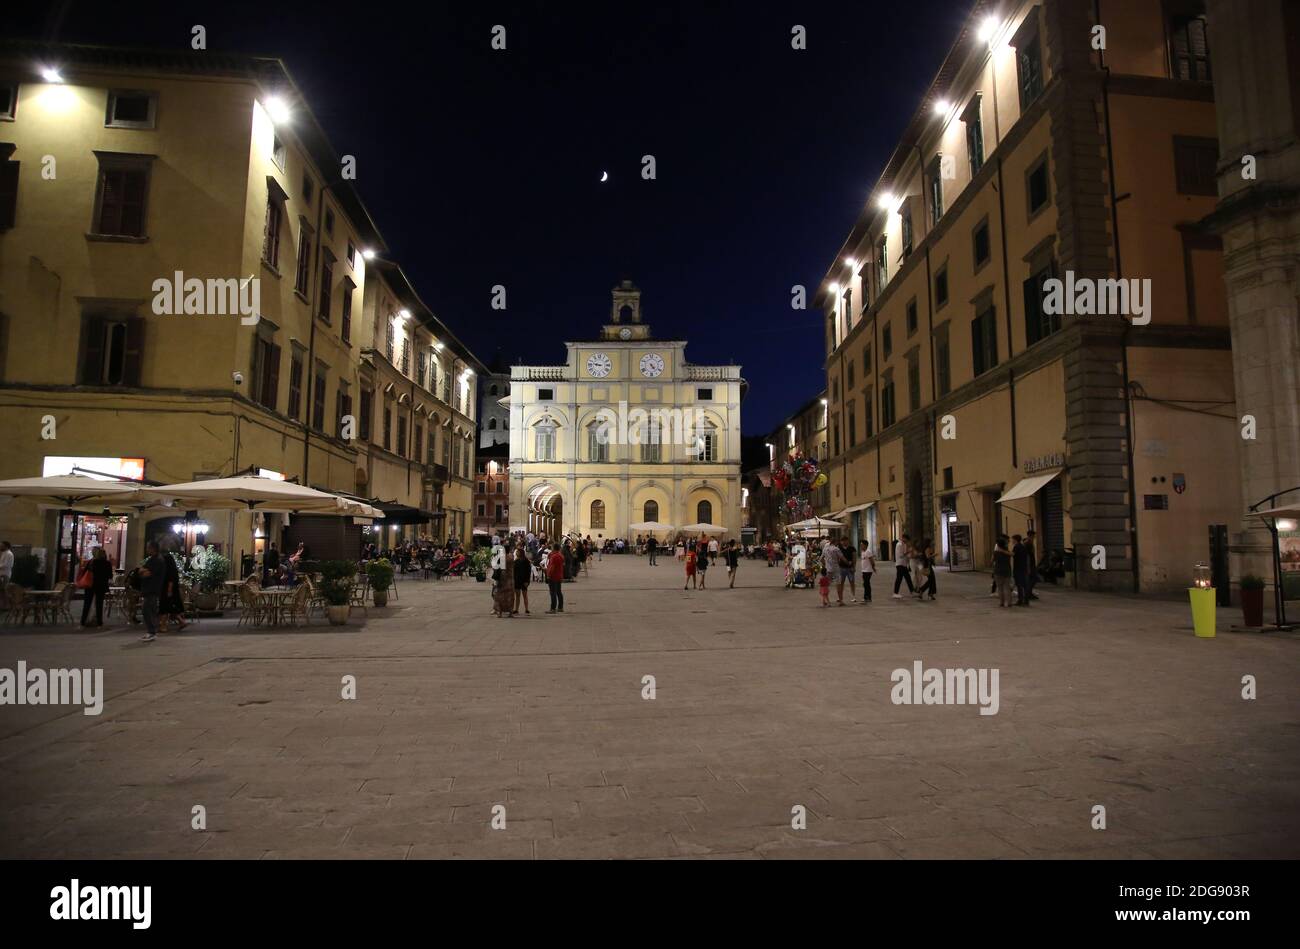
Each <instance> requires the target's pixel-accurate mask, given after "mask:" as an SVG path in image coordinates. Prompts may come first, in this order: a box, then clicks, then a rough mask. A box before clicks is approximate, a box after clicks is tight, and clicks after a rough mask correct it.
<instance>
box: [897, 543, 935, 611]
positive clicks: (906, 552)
mask: <svg viewBox="0 0 1300 949" xmlns="http://www.w3.org/2000/svg"><path fill="white" fill-rule="evenodd" d="M934 566H935V564H934V545H933V543H932V542H931V541H930V539H929V538H928V537H927V538H925V539H924V540H922V541H921V543H919V544H915V543H913V542H912V537H911V535H910V534H904V535H903V536H902V539H901V540H899V541H898V542H897V543H896V544H895V545H894V597H893V598H894V599H895V600H901V599H902V598H903V595H902V594H901V593H899V592H898V591H899V590H900V589H901V588H902V586H903V584H904V583H906V584H907V592H908V593H910V594H912V595H914V596H915V597H916V598H917V599H918V600H923V599H925V595H926V594H927V593H928V594H930V599H931V600H933V599H934V598H935V597H934V595H935V594H936V593H938V592H939V588H938V584H937V583H936V577H935V569H934ZM913 574H915V575H916V578H917V582H916V586H913V585H912V576H913Z"/></svg>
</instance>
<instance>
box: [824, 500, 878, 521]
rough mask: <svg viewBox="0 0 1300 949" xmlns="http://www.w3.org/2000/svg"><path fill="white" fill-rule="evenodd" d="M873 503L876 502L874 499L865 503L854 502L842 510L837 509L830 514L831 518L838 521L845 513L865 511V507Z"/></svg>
mask: <svg viewBox="0 0 1300 949" xmlns="http://www.w3.org/2000/svg"><path fill="white" fill-rule="evenodd" d="M875 503H876V502H875V501H868V502H867V503H866V504H855V505H853V506H852V507H846V508H845V509H844V510H842V511H837V512H836V513H834V514H832V515H831V520H832V521H838V520H839V519H840V518H841V517H843V516H844V515H845V514H853V513H855V512H857V511H865V510H866V509H867V508H869V507H871V506H872V505H873V504H875Z"/></svg>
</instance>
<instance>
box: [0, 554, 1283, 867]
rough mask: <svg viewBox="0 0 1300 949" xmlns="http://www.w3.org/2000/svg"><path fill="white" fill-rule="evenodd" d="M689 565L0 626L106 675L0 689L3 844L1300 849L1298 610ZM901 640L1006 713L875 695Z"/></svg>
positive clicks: (565, 849)
mask: <svg viewBox="0 0 1300 949" xmlns="http://www.w3.org/2000/svg"><path fill="white" fill-rule="evenodd" d="M681 573H682V571H681V569H680V566H679V565H678V564H677V563H676V562H675V561H674V560H672V559H671V558H664V559H663V560H662V561H661V565H660V566H659V567H656V568H651V567H649V566H648V565H647V564H646V562H645V560H644V559H641V558H635V557H630V556H623V557H606V558H605V559H604V560H603V561H601V562H593V563H592V564H591V575H590V577H584V578H582V579H581V580H580V581H578V582H577V583H572V584H566V590H565V596H566V607H567V608H566V613H565V614H564V615H563V616H547V615H545V613H544V611H545V607H546V602H545V598H546V593H545V589H544V588H539V587H534V590H533V594H534V596H533V615H531V616H520V617H516V618H513V619H509V620H504V619H497V618H494V617H493V616H491V615H490V613H489V609H490V604H489V598H488V590H487V587H486V586H484V585H481V584H477V583H474V582H473V581H458V580H452V581H443V582H433V581H428V582H422V581H416V580H403V581H401V582H400V584H399V587H398V594H399V596H400V599H398V600H395V601H390V605H389V607H388V608H387V609H386V610H375V609H371V610H370V611H369V616H368V617H367V618H364V619H359V620H358V621H357V622H355V623H354V624H352V625H350V626H347V627H343V628H333V627H330V626H328V625H326V624H325V623H324V621H323V620H315V621H314V624H313V625H312V626H311V627H310V628H309V629H305V630H304V629H298V630H279V631H265V630H256V631H246V630H239V629H236V628H235V627H234V622H233V620H231V619H225V620H207V621H204V622H202V623H200V624H199V625H197V626H192V627H191V628H190V630H189V631H187V632H186V633H184V634H182V635H180V636H175V637H163V638H160V639H159V641H158V642H156V643H154V644H152V645H145V644H141V643H139V642H137V637H138V635H139V630H138V629H126V628H123V627H119V628H116V629H107V630H105V631H104V632H98V631H96V632H91V633H86V632H82V631H80V630H77V631H75V632H73V631H68V630H54V631H34V630H32V629H30V628H26V629H22V630H13V629H8V630H5V631H4V632H3V633H0V666H2V667H5V668H10V669H12V668H14V667H15V666H16V663H17V662H18V660H20V659H21V660H25V661H26V662H27V664H28V666H29V667H37V668H72V667H76V668H81V667H102V668H103V669H104V681H105V693H106V695H107V699H106V704H105V708H104V712H103V714H102V715H100V716H98V717H92V716H86V715H83V714H82V712H81V710H80V709H79V708H73V709H70V708H68V707H66V706H64V707H50V706H0V796H2V797H3V800H4V802H5V807H4V809H3V813H0V857H119V856H121V857H206V858H213V857H215V858H222V857H244V858H266V859H274V858H285V857H393V858H421V857H425V858H427V857H505V858H534V857H536V858H545V857H648V858H663V857H728V858H753V857H763V858H774V857H794V858H808V857H813V858H821V857H869V858H886V859H892V858H898V857H1025V856H1031V857H1137V858H1142V857H1192V858H1197V857H1296V856H1300V682H1298V681H1297V676H1296V672H1297V668H1298V667H1300V662H1298V661H1297V660H1298V658H1300V637H1297V636H1296V635H1295V634H1273V635H1247V634H1233V633H1226V632H1223V630H1225V629H1226V627H1227V625H1228V623H1230V622H1233V621H1235V619H1236V611H1230V610H1223V611H1221V612H1220V630H1221V632H1220V635H1219V637H1218V638H1217V639H1213V640H1198V639H1196V638H1194V637H1193V635H1192V632H1191V619H1190V613H1189V610H1188V607H1187V605H1186V604H1185V603H1180V602H1171V601H1160V600H1150V599H1141V600H1139V599H1135V598H1125V597H1109V596H1101V595H1091V594H1079V593H1072V592H1068V591H1065V590H1058V589H1056V588H1054V587H1051V586H1047V587H1046V588H1045V589H1044V588H1040V592H1041V594H1042V598H1041V600H1040V601H1039V602H1038V603H1036V604H1035V605H1034V606H1033V607H1031V608H1029V609H1025V610H1019V609H1017V610H999V609H998V608H997V606H996V601H995V600H993V599H990V598H989V597H988V596H987V593H988V579H987V577H986V576H983V575H971V576H964V575H956V576H952V575H947V574H944V575H942V576H941V577H940V598H939V600H938V601H937V602H934V603H929V602H926V603H920V602H917V601H915V600H893V599H890V597H889V595H888V594H889V591H888V590H887V589H885V583H884V580H885V576H884V575H883V574H882V575H880V576H879V577H878V579H877V583H876V590H875V594H876V600H875V602H874V603H873V604H871V605H870V606H864V605H862V604H861V603H858V604H853V605H849V606H845V607H843V608H839V607H835V606H832V607H831V608H829V609H823V608H820V607H819V606H818V605H817V604H818V596H817V594H816V593H815V592H811V591H797V590H796V591H792V590H786V589H784V588H783V587H782V586H781V572H780V570H779V569H769V568H767V567H766V566H765V565H763V564H762V563H760V562H758V561H746V562H743V563H742V566H741V569H740V574H739V580H738V584H737V587H736V589H734V590H728V589H725V570H723V569H716V570H711V571H709V581H710V584H711V587H710V589H708V590H704V591H683V590H682V589H681V585H680V584H681V580H682V576H681ZM832 600H834V593H832ZM917 660H920V661H922V662H923V663H924V666H925V667H926V668H940V669H943V668H977V669H978V668H989V669H997V670H999V683H1000V708H999V711H998V713H997V714H996V715H980V714H979V710H978V708H977V707H975V706H973V705H963V706H943V705H895V704H893V703H892V701H891V698H890V696H891V690H892V688H893V683H892V682H891V679H890V676H891V673H892V672H893V670H895V669H899V668H906V669H911V668H912V664H913V663H914V662H915V661H917ZM1246 675H1250V676H1254V677H1256V680H1257V683H1258V698H1257V699H1255V700H1253V701H1248V700H1244V699H1243V698H1242V694H1241V693H1242V677H1243V676H1246ZM344 676H355V677H356V683H357V684H356V691H357V694H356V698H355V699H354V700H346V699H343V698H342V697H341V690H342V680H343V677H344ZM645 676H653V677H654V680H655V697H654V698H653V700H647V699H644V698H643V697H642V693H643V685H642V682H643V678H644V677H645ZM196 805H201V806H202V807H203V808H205V809H206V820H207V825H206V830H194V829H192V827H191V819H192V818H191V815H192V812H193V811H192V809H193V808H194V807H195V806H196ZM496 805H504V807H505V827H504V829H500V830H496V829H493V828H492V827H491V826H490V824H491V821H492V817H493V808H494V806H496ZM796 805H802V806H803V807H804V808H806V812H807V827H806V829H803V830H796V829H792V827H791V821H792V816H791V815H792V808H794V807H795V806H796ZM1095 805H1102V806H1104V807H1105V808H1106V829H1105V830H1094V829H1092V826H1091V823H1092V820H1093V816H1092V810H1093V808H1094V806H1095Z"/></svg>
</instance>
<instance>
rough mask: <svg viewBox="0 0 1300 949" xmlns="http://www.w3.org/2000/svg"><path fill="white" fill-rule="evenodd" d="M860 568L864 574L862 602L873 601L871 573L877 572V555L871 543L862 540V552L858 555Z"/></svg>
mask: <svg viewBox="0 0 1300 949" xmlns="http://www.w3.org/2000/svg"><path fill="white" fill-rule="evenodd" d="M858 570H859V571H860V572H861V574H862V603H863V605H866V604H867V603H870V602H871V575H872V574H873V573H875V572H876V555H875V554H873V553H872V552H871V544H869V543H867V542H866V541H865V540H864V541H863V542H862V552H861V553H860V554H859V555H858Z"/></svg>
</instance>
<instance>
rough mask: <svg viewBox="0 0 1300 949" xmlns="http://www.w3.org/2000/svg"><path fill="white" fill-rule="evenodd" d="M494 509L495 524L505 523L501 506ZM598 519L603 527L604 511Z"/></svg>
mask: <svg viewBox="0 0 1300 949" xmlns="http://www.w3.org/2000/svg"><path fill="white" fill-rule="evenodd" d="M495 507H496V519H497V523H498V524H503V523H505V510H504V509H503V508H502V506H501V505H500V504H498V505H495ZM600 517H601V522H602V524H601V526H602V527H603V526H604V523H603V522H604V519H605V512H604V511H601V513H600ZM591 526H592V527H595V526H596V525H595V524H592V525H591Z"/></svg>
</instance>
